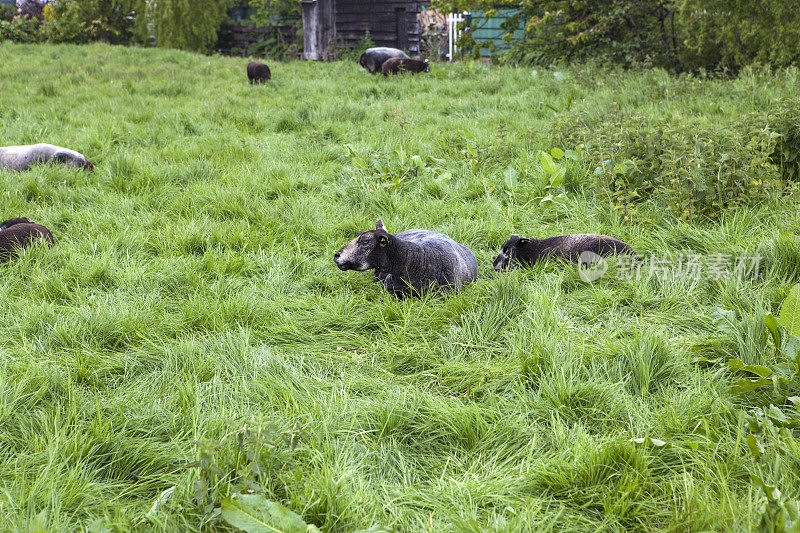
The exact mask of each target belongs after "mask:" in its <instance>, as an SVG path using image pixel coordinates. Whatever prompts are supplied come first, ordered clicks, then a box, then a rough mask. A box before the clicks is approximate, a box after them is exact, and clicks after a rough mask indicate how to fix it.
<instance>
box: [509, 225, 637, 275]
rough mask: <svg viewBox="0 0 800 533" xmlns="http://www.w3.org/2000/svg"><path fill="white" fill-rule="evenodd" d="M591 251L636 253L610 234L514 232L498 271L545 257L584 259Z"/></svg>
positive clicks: (532, 262) (569, 259)
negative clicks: (534, 234)
mask: <svg viewBox="0 0 800 533" xmlns="http://www.w3.org/2000/svg"><path fill="white" fill-rule="evenodd" d="M584 252H591V253H592V254H596V255H598V256H601V257H607V256H609V255H612V254H615V253H634V252H633V248H631V247H630V246H629V245H628V244H626V243H624V242H622V241H620V240H617V239H615V238H613V237H608V236H606V235H597V234H593V233H577V234H574V235H559V236H557V237H548V238H545V239H529V238H527V237H520V236H519V235H512V236H511V238H510V239H508V240H507V241H506V242H505V244H503V247H502V249H501V250H500V255H498V256H497V258H496V259H495V260H494V268H495V270H504V269H506V268H513V267H514V266H516V265H532V264H534V263H536V262H537V261H539V260H541V259H547V258H553V259H561V260H564V261H573V262H576V263H577V262H578V261H581V260H582V258H581V254H582V253H584Z"/></svg>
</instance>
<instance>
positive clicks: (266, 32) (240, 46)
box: [214, 23, 302, 57]
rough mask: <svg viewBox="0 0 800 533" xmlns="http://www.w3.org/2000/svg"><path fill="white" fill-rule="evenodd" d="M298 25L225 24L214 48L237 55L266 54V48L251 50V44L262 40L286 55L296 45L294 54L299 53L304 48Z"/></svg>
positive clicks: (273, 49) (220, 30) (218, 34)
mask: <svg viewBox="0 0 800 533" xmlns="http://www.w3.org/2000/svg"><path fill="white" fill-rule="evenodd" d="M298 26H299V23H298V24H297V25H283V26H246V25H242V24H223V25H222V27H220V29H219V31H218V32H217V44H216V46H215V47H214V49H215V50H216V51H217V52H219V53H221V54H225V55H236V56H251V55H255V56H264V57H266V56H267V54H265V53H264V50H262V49H258V50H251V48H250V47H251V45H254V44H255V45H257V44H259V43H261V42H262V41H267V42H268V43H269V48H270V49H271V50H272V51H274V52H275V51H281V52H283V51H284V50H285V51H286V52H283V55H284V56H288V54H291V53H292V51H291V50H290V48H291V47H292V46H293V45H294V47H295V49H296V50H295V52H294V54H295V55H297V54H299V50H302V42H301V40H300V39H298V37H297V28H298Z"/></svg>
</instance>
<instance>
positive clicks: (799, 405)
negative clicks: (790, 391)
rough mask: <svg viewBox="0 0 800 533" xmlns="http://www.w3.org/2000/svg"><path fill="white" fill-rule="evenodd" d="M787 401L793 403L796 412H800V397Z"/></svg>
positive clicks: (789, 398)
mask: <svg viewBox="0 0 800 533" xmlns="http://www.w3.org/2000/svg"><path fill="white" fill-rule="evenodd" d="M786 399H787V400H789V401H790V402H792V405H794V409H795V411H800V396H789V397H788V398H786Z"/></svg>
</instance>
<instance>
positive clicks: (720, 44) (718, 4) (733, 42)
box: [680, 0, 800, 71]
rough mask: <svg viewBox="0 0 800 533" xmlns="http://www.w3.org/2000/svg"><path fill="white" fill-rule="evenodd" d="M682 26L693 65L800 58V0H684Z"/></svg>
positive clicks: (737, 65) (738, 65)
mask: <svg viewBox="0 0 800 533" xmlns="http://www.w3.org/2000/svg"><path fill="white" fill-rule="evenodd" d="M680 25H681V29H682V32H683V35H684V42H683V45H684V50H683V54H684V56H685V58H686V62H687V65H688V66H689V67H690V68H694V69H696V68H701V67H702V68H706V69H709V68H727V69H729V70H733V71H736V70H738V69H739V68H741V67H743V66H745V65H748V64H751V63H763V64H769V65H772V66H774V67H785V66H788V65H792V64H797V63H798V62H800V3H798V2H797V0H683V1H682V2H681V5H680Z"/></svg>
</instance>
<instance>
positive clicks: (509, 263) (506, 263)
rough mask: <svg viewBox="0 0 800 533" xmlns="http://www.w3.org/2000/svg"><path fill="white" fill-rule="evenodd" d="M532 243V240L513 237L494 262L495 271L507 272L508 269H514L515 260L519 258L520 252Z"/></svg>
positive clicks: (504, 245) (517, 236)
mask: <svg viewBox="0 0 800 533" xmlns="http://www.w3.org/2000/svg"><path fill="white" fill-rule="evenodd" d="M530 241H531V240H530V239H526V238H525V237H520V236H519V235H512V236H511V238H510V239H508V240H507V241H506V242H505V244H503V247H502V248H501V249H500V255H498V256H497V258H496V259H495V260H494V269H495V270H505V269H507V268H512V267H513V265H514V260H515V259H516V258H517V257H518V256H519V252H520V250H521V249H522V248H524V247H525V246H527V245H528V243H529V242H530Z"/></svg>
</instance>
